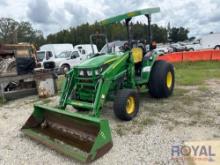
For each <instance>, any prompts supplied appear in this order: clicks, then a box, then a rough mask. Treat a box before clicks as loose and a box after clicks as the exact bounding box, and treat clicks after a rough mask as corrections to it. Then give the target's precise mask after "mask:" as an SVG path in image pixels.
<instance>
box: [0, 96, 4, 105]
mask: <svg viewBox="0 0 220 165" xmlns="http://www.w3.org/2000/svg"><path fill="white" fill-rule="evenodd" d="M4 103H5V99H3V98H2V97H0V106H2V105H3V104H4Z"/></svg>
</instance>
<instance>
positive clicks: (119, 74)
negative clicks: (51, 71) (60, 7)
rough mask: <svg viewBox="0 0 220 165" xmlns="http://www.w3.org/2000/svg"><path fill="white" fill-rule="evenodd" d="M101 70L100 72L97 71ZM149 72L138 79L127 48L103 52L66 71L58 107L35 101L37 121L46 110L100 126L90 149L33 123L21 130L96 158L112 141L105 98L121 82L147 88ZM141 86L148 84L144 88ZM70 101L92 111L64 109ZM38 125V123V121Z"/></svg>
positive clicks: (70, 152) (67, 150)
mask: <svg viewBox="0 0 220 165" xmlns="http://www.w3.org/2000/svg"><path fill="white" fill-rule="evenodd" d="M156 12H159V8H150V9H144V10H138V11H134V12H129V13H126V14H122V15H119V16H117V17H113V18H109V19H107V20H104V21H102V22H101V24H104V25H106V24H111V23H114V22H118V21H121V20H122V19H127V18H131V17H135V16H138V15H143V14H152V13H156ZM157 56H158V55H157V54H155V53H154V54H153V55H152V58H150V59H149V60H147V61H144V62H143V63H142V69H143V68H144V67H152V66H153V65H154V62H155V60H156V58H157ZM99 70H100V72H97V71H99ZM88 71H89V72H88ZM82 72H83V75H82ZM149 76H150V72H144V71H143V70H142V73H141V76H139V77H138V79H137V76H136V75H135V64H134V61H133V56H132V54H131V52H130V51H127V52H124V54H122V55H117V54H115V53H112V54H104V55H100V56H97V57H93V58H91V59H88V60H86V61H84V62H83V63H81V64H79V65H77V66H75V67H74V68H73V69H72V70H71V71H69V72H68V73H67V75H66V79H65V82H64V84H63V87H62V92H61V97H60V102H59V108H54V107H48V106H45V105H34V112H33V114H32V117H33V118H34V119H35V120H36V121H41V122H42V121H43V120H44V118H45V116H44V114H45V112H46V111H48V112H50V113H54V114H59V116H61V117H64V118H65V117H68V118H71V120H72V121H80V122H83V125H85V124H91V125H94V124H95V125H96V126H97V127H98V129H99V130H98V131H99V132H98V134H97V136H96V137H95V141H94V143H93V144H92V148H91V150H90V151H89V152H88V153H85V152H81V151H79V150H77V149H75V148H74V146H70V145H68V144H65V143H58V141H57V139H53V138H52V137H48V136H47V135H44V134H42V133H38V132H36V131H35V129H34V128H33V127H31V128H27V126H24V127H23V128H22V131H23V132H24V133H25V134H27V135H28V136H31V137H32V138H34V139H37V140H39V141H41V142H42V143H44V144H46V145H49V146H52V148H54V149H56V150H58V151H60V152H62V153H64V154H65V155H68V156H70V157H73V158H75V159H78V160H80V161H83V162H85V161H86V160H87V159H88V157H89V156H90V157H91V159H92V160H93V159H94V158H95V156H96V154H97V151H98V150H100V149H102V148H103V147H104V146H105V145H106V144H111V143H112V136H111V131H110V127H109V123H108V121H107V120H104V119H101V118H100V115H101V109H102V108H103V106H104V104H105V102H106V101H109V100H108V98H111V97H110V93H116V92H117V90H118V89H119V85H120V88H128V89H140V88H141V90H142V91H146V90H147V88H146V87H147V86H146V84H147V83H148V81H149ZM119 80H120V81H119ZM121 80H123V81H121ZM119 83H122V84H119ZM142 87H145V88H144V89H142ZM137 91H138V90H137ZM67 105H70V106H74V107H76V108H82V109H89V112H88V114H85V113H79V112H70V111H67V110H65V108H66V106H67ZM26 124H27V123H26ZM27 125H28V124H27ZM37 126H38V127H39V124H38V125H37ZM37 126H36V127H37ZM87 126H88V125H87ZM82 131H83V130H82ZM84 131H85V129H84Z"/></svg>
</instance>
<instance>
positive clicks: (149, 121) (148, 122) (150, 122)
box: [140, 117, 155, 125]
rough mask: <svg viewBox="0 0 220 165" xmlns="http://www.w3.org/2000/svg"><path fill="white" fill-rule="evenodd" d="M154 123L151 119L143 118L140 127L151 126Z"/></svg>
mask: <svg viewBox="0 0 220 165" xmlns="http://www.w3.org/2000/svg"><path fill="white" fill-rule="evenodd" d="M154 123H155V120H154V119H153V118H150V117H145V118H144V119H142V120H141V123H140V124H142V125H152V124H154Z"/></svg>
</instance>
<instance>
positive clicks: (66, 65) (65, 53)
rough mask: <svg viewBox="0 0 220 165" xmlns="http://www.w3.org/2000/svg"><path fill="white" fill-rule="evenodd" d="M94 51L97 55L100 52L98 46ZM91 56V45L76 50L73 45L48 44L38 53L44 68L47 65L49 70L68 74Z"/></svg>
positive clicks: (78, 46) (84, 45)
mask: <svg viewBox="0 0 220 165" xmlns="http://www.w3.org/2000/svg"><path fill="white" fill-rule="evenodd" d="M93 49H94V52H95V53H97V52H98V50H97V46H96V45H93ZM90 54H92V47H91V45H90V44H82V45H76V46H75V47H74V48H73V46H72V44H47V45H43V46H41V47H40V51H37V58H38V61H40V63H41V66H42V67H44V68H45V65H47V66H46V67H48V68H55V69H56V71H57V72H58V73H66V72H68V71H69V70H70V69H71V68H72V67H73V66H74V65H76V64H79V63H80V61H83V60H85V59H87V58H89V55H90ZM52 65H54V66H52Z"/></svg>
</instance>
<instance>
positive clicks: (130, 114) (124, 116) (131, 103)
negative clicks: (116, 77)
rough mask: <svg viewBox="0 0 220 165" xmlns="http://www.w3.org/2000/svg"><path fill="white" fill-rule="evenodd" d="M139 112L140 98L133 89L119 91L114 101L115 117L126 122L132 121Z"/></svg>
mask: <svg viewBox="0 0 220 165" xmlns="http://www.w3.org/2000/svg"><path fill="white" fill-rule="evenodd" d="M138 111H139V96H138V94H137V92H136V91H134V90H131V89H122V90H119V91H118V93H117V95H116V97H115V100H114V113H115V115H116V116H117V117H118V118H119V119H121V120H125V121H130V120H132V119H133V118H134V117H135V116H136V115H137V113H138Z"/></svg>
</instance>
